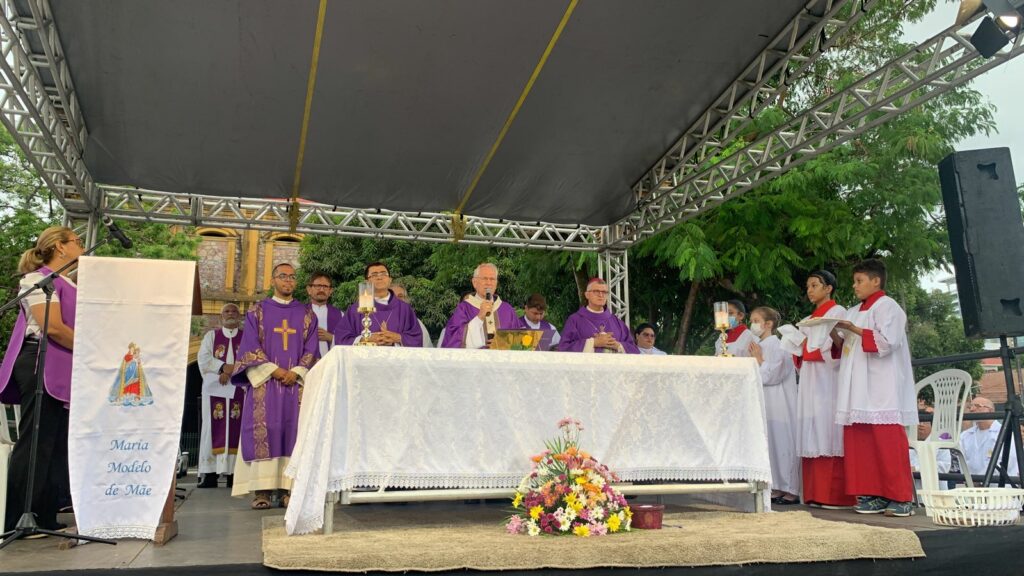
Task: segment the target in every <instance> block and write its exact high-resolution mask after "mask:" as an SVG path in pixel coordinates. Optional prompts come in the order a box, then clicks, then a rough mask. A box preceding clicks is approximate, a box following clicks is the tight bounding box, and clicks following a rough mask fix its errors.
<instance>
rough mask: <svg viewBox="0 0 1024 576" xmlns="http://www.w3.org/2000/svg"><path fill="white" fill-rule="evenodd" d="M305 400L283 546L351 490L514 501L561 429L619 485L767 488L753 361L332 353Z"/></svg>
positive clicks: (346, 349) (310, 379) (308, 382)
mask: <svg viewBox="0 0 1024 576" xmlns="http://www.w3.org/2000/svg"><path fill="white" fill-rule="evenodd" d="M304 386H305V388H304V391H303V395H302V408H301V412H300V416H299V434H298V440H297V443H296V445H295V449H294V451H293V453H292V458H291V464H290V465H289V467H288V470H287V472H286V473H287V474H288V475H289V476H291V477H292V478H294V480H295V482H294V484H293V485H292V492H291V502H290V505H289V507H288V511H287V513H286V515H285V520H286V527H287V530H288V533H289V534H305V533H308V532H312V531H314V530H317V529H319V528H320V527H321V526H322V525H323V516H324V498H325V496H326V495H327V493H328V492H337V491H343V490H350V489H352V488H354V487H357V486H360V487H363V486H368V487H380V486H388V487H402V488H419V489H423V488H508V489H509V490H510V494H511V489H513V488H515V487H516V486H518V485H519V481H520V480H521V479H522V477H523V476H524V475H525V474H527V473H529V471H530V466H531V462H530V459H529V457H530V456H531V455H533V454H536V453H538V452H540V451H541V450H542V449H543V448H544V441H545V440H547V439H550V438H553V437H555V436H557V435H558V434H559V431H558V429H557V428H556V423H557V422H558V420H559V419H561V418H563V417H565V416H572V417H575V418H577V419H579V420H581V421H582V422H583V423H584V426H585V430H584V432H583V435H582V438H581V447H582V449H584V450H586V451H588V452H590V453H591V454H593V455H594V457H595V458H597V459H598V460H599V461H601V462H603V463H604V464H606V465H608V466H609V467H610V468H611V469H612V470H613V471H615V473H616V474H618V476H619V477H620V478H621V479H622V480H624V481H630V480H634V481H635V480H668V481H723V480H727V479H732V480H744V481H760V482H765V483H771V466H770V464H769V461H768V439H767V435H766V432H765V430H766V428H765V417H764V406H763V397H762V391H761V377H760V373H759V371H758V369H757V364H756V363H755V361H754V360H753V359H750V358H709V357H696V356H634V355H622V354H574V353H560V352H544V353H535V352H518V351H492V350H447V349H422V348H376V347H359V346H337V347H335V348H333V349H331V351H330V352H329V353H328V354H327V356H325V357H324V358H323V359H322V360H321V361H320V362H319V363H317V365H316V366H314V367H313V369H312V370H311V371H310V372H309V374H308V375H307V376H306V379H305V384H304Z"/></svg>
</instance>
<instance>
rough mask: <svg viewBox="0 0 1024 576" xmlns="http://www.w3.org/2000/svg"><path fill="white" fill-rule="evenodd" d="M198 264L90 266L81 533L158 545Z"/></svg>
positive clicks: (84, 320)
mask: <svg viewBox="0 0 1024 576" xmlns="http://www.w3.org/2000/svg"><path fill="white" fill-rule="evenodd" d="M195 269H196V265H195V262H184V261H182V262H173V261H167V260H133V259H125V258H99V257H85V258H82V259H81V262H80V264H79V267H78V306H77V312H76V316H75V348H74V362H73V364H72V366H73V368H72V377H71V415H70V417H71V422H70V433H69V437H68V453H69V462H70V470H71V497H72V499H73V501H74V506H75V520H76V521H77V523H78V532H79V533H80V534H85V535H88V536H98V537H101V538H143V539H149V540H151V539H153V535H154V532H155V531H156V528H157V525H158V524H159V523H160V513H161V511H162V510H163V507H164V502H165V501H166V500H167V494H168V491H169V490H170V489H171V479H172V478H173V476H174V472H175V470H174V465H175V460H176V458H177V454H178V439H179V436H180V433H181V413H182V408H183V405H184V399H185V368H186V363H187V362H188V337H189V326H190V321H191V312H192V289H193V282H194V281H195V278H194V276H195Z"/></svg>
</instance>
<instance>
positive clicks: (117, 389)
mask: <svg viewBox="0 0 1024 576" xmlns="http://www.w3.org/2000/svg"><path fill="white" fill-rule="evenodd" d="M141 352H142V351H141V350H139V347H138V346H136V345H135V343H134V342H132V343H130V344H128V353H127V354H125V355H124V358H123V359H122V360H121V368H120V369H119V370H118V371H117V378H115V379H114V385H113V386H111V387H110V396H109V397H108V400H110V404H111V405H113V406H148V405H150V404H152V403H153V392H152V391H150V389H149V386H148V385H147V384H146V375H145V374H144V373H143V372H142V358H141Z"/></svg>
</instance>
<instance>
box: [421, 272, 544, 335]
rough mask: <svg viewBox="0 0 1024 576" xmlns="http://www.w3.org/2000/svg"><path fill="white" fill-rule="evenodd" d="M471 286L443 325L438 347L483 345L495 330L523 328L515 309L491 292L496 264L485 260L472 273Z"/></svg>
mask: <svg viewBox="0 0 1024 576" xmlns="http://www.w3.org/2000/svg"><path fill="white" fill-rule="evenodd" d="M473 289H474V290H475V291H476V292H475V293H474V294H470V295H469V296H467V297H466V299H465V300H463V301H462V302H459V305H458V306H456V307H455V312H453V313H452V317H451V319H449V320H448V325H447V326H445V327H444V334H443V343H442V344H441V347H442V348H487V345H488V342H489V340H490V339H491V338H493V337H494V334H495V332H497V331H498V330H515V329H520V328H523V327H524V326H523V323H522V321H521V320H520V319H519V316H518V315H516V309H515V308H513V307H512V305H510V304H509V303H507V302H503V301H502V300H501V298H499V297H498V296H496V295H495V291H496V290H497V289H498V267H497V266H495V265H494V264H491V263H489V262H485V263H483V264H481V265H479V266H477V267H476V271H474V272H473Z"/></svg>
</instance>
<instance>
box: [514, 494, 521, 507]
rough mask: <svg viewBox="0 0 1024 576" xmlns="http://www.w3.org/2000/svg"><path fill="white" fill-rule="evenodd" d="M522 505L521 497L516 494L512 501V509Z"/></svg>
mask: <svg viewBox="0 0 1024 576" xmlns="http://www.w3.org/2000/svg"><path fill="white" fill-rule="evenodd" d="M522 503H523V495H522V493H521V492H516V497H515V498H513V499H512V507H513V508H519V505H520V504H522Z"/></svg>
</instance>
